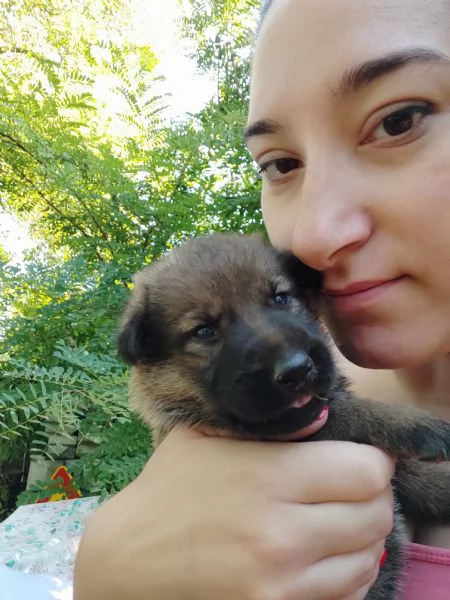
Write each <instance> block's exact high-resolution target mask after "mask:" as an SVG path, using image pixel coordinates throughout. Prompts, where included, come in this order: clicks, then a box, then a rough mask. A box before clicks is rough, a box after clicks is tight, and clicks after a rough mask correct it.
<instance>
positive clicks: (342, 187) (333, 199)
mask: <svg viewBox="0 0 450 600" xmlns="http://www.w3.org/2000/svg"><path fill="white" fill-rule="evenodd" d="M336 167H337V165H335V166H334V168H333V169H329V168H328V169H326V168H322V169H320V170H313V169H306V172H305V176H304V180H303V185H302V188H301V190H300V191H299V197H298V198H297V200H296V201H295V202H294V203H293V206H294V211H295V214H294V215H292V217H293V220H292V225H291V231H292V239H291V249H292V251H293V253H294V254H295V255H296V256H298V257H299V258H300V259H301V260H303V261H304V262H305V263H307V264H308V265H310V266H311V267H313V268H314V269H317V270H319V271H325V270H327V269H329V268H331V267H333V266H335V265H336V264H337V262H339V261H340V260H341V259H342V258H343V257H345V256H346V255H348V254H349V253H351V252H353V251H356V250H357V249H358V248H359V247H361V246H362V245H364V243H365V242H366V241H367V240H368V239H369V238H370V236H371V234H372V230H373V224H372V220H371V217H370V206H369V203H368V202H367V198H366V197H365V194H364V178H363V177H362V176H361V173H355V172H354V171H352V170H351V169H345V168H336Z"/></svg>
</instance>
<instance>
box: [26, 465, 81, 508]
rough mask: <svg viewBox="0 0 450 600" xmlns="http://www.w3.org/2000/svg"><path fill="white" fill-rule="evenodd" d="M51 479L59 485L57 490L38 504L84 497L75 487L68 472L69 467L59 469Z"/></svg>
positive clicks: (38, 501)
mask: <svg viewBox="0 0 450 600" xmlns="http://www.w3.org/2000/svg"><path fill="white" fill-rule="evenodd" d="M50 479H52V480H53V481H55V482H57V483H58V484H59V485H58V488H57V490H55V492H54V493H53V494H51V495H49V496H46V497H45V498H41V499H40V500H36V504H39V503H41V502H57V501H58V500H72V499H74V498H79V497H80V496H81V495H82V494H81V492H80V491H79V490H77V489H75V488H74V487H73V485H72V481H73V477H72V475H71V474H70V473H69V471H68V470H67V467H64V466H60V467H57V469H56V470H55V472H54V473H53V474H52V475H51V476H50ZM49 487H50V489H52V488H53V486H49Z"/></svg>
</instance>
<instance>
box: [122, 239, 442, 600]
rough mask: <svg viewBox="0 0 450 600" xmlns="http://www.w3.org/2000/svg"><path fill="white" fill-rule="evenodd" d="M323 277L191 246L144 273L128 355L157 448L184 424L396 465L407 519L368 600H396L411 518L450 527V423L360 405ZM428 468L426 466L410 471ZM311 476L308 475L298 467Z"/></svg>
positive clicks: (291, 262)
mask: <svg viewBox="0 0 450 600" xmlns="http://www.w3.org/2000/svg"><path fill="white" fill-rule="evenodd" d="M319 293H320V276H319V274H318V273H316V272H315V271H313V270H311V269H309V268H308V267H306V266H305V265H303V264H302V263H301V262H300V261H298V260H297V259H296V258H295V257H293V256H292V255H289V254H285V253H280V252H278V251H276V250H274V249H273V248H272V247H271V246H269V245H268V244H265V243H264V242H263V241H262V240H261V239H260V238H259V237H254V236H252V237H247V236H240V235H237V234H230V235H226V234H215V235H212V236H209V237H205V238H196V239H193V240H190V241H188V242H186V243H184V244H182V245H181V246H180V247H178V248H177V249H175V250H174V251H173V252H171V253H170V254H168V255H166V256H164V257H163V258H162V259H161V260H159V261H158V262H156V263H155V264H152V265H151V266H150V267H148V268H146V269H144V270H143V271H141V272H140V273H138V274H137V276H136V278H135V288H134V291H133V295H132V298H131V300H130V302H129V304H128V306H127V309H126V311H125V315H124V319H123V324H122V329H121V333H120V336H119V350H120V353H121V355H122V356H123V358H124V359H125V360H127V361H128V362H129V363H131V364H132V365H133V369H132V379H131V385H130V395H131V402H132V406H133V407H134V408H135V410H137V412H138V413H139V414H140V415H141V416H142V418H143V419H144V420H145V421H146V422H147V423H148V424H149V425H150V427H151V428H152V430H153V434H154V437H155V439H156V440H157V441H160V440H161V438H162V437H163V436H164V435H165V434H166V433H167V432H168V431H169V430H170V429H171V428H172V427H174V426H175V425H178V424H186V425H190V426H201V427H205V428H208V429H213V430H215V431H217V433H218V434H219V435H229V436H234V437H239V438H244V439H258V440H274V441H280V440H293V441H294V440H300V439H308V440H312V439H314V440H319V439H337V440H349V441H353V442H359V443H366V444H371V445H374V446H378V447H380V448H382V449H384V450H386V451H388V452H389V453H391V454H393V455H394V456H396V457H397V458H399V459H401V460H400V461H399V462H398V468H397V473H396V481H395V486H396V492H397V497H398V500H399V504H400V508H399V510H398V511H397V514H396V519H395V525H394V530H393V532H392V534H391V535H390V536H389V538H388V540H387V543H386V548H387V552H388V559H387V561H386V563H385V565H384V567H383V568H382V570H381V572H380V576H379V577H378V580H377V582H376V583H375V585H374V586H373V588H372V590H371V592H370V593H369V595H368V597H367V598H369V599H370V600H381V599H383V600H392V599H394V598H397V594H398V580H399V571H400V570H401V568H402V565H403V553H402V545H403V542H404V540H405V537H404V532H403V525H402V517H401V513H405V514H406V515H407V516H409V517H411V518H420V519H421V520H422V521H423V520H428V521H434V522H436V521H440V522H450V470H449V469H448V468H446V465H436V464H431V463H429V462H427V463H423V462H422V463H421V462H419V460H425V461H439V460H442V459H444V460H445V459H447V457H448V455H449V454H450V424H447V423H446V422H444V421H440V420H438V419H435V418H432V417H431V416H429V415H428V414H427V413H424V412H421V411H418V410H415V409H412V408H409V407H405V406H398V407H393V406H387V405H384V404H382V403H377V402H372V401H366V400H361V399H358V398H356V397H354V396H353V395H352V393H351V391H350V389H349V386H348V384H347V382H346V380H345V379H344V377H343V376H342V375H340V374H339V373H338V372H337V370H336V367H335V364H334V362H333V358H332V354H331V352H330V341H329V339H328V338H327V336H326V334H324V332H323V329H322V328H321V326H320V322H319V321H318V318H317V316H316V309H315V300H316V299H317V298H318V296H319ZM411 459H419V460H411ZM299 468H301V465H299Z"/></svg>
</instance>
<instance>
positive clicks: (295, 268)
mask: <svg viewBox="0 0 450 600" xmlns="http://www.w3.org/2000/svg"><path fill="white" fill-rule="evenodd" d="M279 256H280V261H281V264H282V266H283V270H284V271H285V273H286V275H287V276H288V277H289V279H291V280H292V281H293V282H294V283H295V285H296V287H298V288H299V290H305V291H309V292H313V293H314V292H316V293H319V292H320V290H321V288H322V274H321V273H320V271H316V270H315V269H312V268H311V267H308V266H307V265H305V263H304V262H302V261H301V260H299V259H298V258H297V257H296V256H294V254H292V253H291V252H279Z"/></svg>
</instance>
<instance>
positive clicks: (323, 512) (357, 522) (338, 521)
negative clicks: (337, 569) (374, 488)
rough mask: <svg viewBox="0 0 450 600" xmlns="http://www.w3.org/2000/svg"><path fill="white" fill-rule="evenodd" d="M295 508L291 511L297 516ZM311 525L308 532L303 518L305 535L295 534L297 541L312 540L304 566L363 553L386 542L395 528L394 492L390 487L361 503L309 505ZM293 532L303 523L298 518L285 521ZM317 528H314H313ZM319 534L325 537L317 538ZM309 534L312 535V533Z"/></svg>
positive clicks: (308, 542) (306, 551)
mask: <svg viewBox="0 0 450 600" xmlns="http://www.w3.org/2000/svg"><path fill="white" fill-rule="evenodd" d="M294 509H295V506H292V505H291V506H290V507H289V510H292V512H294ZM307 510H308V523H309V524H310V527H309V530H308V531H306V528H305V526H304V518H303V519H302V527H301V529H302V531H298V532H295V533H294V534H293V535H297V536H298V537H297V539H301V536H302V535H303V539H305V535H306V536H308V537H310V539H309V540H307V542H306V543H305V544H303V545H302V548H304V552H305V556H304V557H302V558H303V561H304V562H305V563H309V564H312V563H314V562H316V561H318V560H320V559H322V558H323V557H324V556H332V555H337V554H342V553H349V552H356V551H358V550H363V549H365V548H367V547H369V546H371V545H373V544H374V543H379V542H383V543H384V540H385V538H386V537H387V536H388V535H389V533H390V532H391V530H392V527H393V503H392V490H391V488H390V486H389V488H388V489H386V491H385V492H384V493H383V494H381V495H380V496H378V497H377V498H376V499H375V500H372V501H365V502H358V503H353V504H351V503H328V504H317V505H309V506H308V507H307ZM285 522H286V523H289V524H290V526H291V529H292V528H294V529H295V525H293V524H295V523H296V522H300V518H299V516H297V519H295V516H294V514H292V516H291V518H290V519H288V518H286V520H285ZM316 523H317V526H316V527H314V524H316ZM317 531H321V532H323V535H317ZM309 532H310V533H309Z"/></svg>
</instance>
